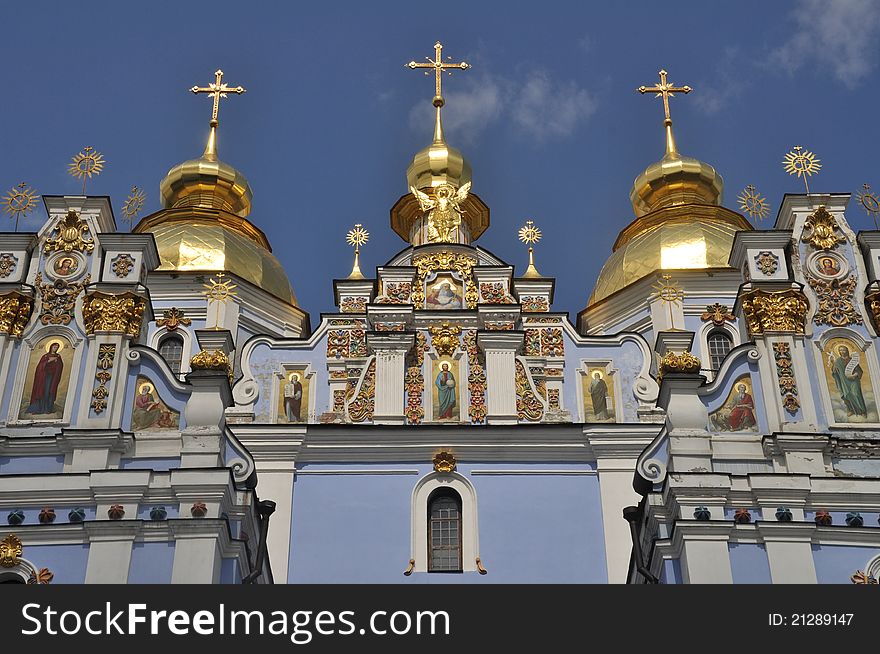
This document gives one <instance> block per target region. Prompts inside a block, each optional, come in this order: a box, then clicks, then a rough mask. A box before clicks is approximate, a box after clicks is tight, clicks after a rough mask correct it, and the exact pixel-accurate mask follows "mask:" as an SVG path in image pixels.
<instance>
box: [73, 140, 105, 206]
mask: <svg viewBox="0 0 880 654" xmlns="http://www.w3.org/2000/svg"><path fill="white" fill-rule="evenodd" d="M104 163H105V162H104V155H103V154H101V153H100V152H98V151H97V150H95V149H94V148H93V147H92V146H91V145H88V146H86V147H84V148H83V150H82V152H80V153H79V154H76V155H74V157H73V159H72V161H71V162H70V165H68V167H67V172H68V174H69V175H71V176H72V177H76V178H77V179H81V180H82V184H83V186H82V194H83V195H85V194H86V180H89V179H91V178H92V175H96V176H97V175H100V174H101V171H102V170H104Z"/></svg>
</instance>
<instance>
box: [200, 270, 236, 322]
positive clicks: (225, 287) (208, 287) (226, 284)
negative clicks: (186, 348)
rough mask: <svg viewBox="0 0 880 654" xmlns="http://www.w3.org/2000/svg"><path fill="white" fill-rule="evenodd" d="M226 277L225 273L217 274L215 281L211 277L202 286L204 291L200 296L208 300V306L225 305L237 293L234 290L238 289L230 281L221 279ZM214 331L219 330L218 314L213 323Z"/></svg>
mask: <svg viewBox="0 0 880 654" xmlns="http://www.w3.org/2000/svg"><path fill="white" fill-rule="evenodd" d="M225 276H226V273H222V272H220V273H217V279H214V278H213V277H211V278H210V279H209V280H208V283H207V284H203V285H202V286H203V287H204V289H205V290H204V291H202V295H204V296H205V297H206V298H207V300H208V306H209V307H210V306H211V305H212V304H216V303H218V302H219V303H221V304H226V303H227V302H229V300H230V298H233V297H235V296H236V295H237V294H238V292H237V291H236V290H235V289H236V288H238V285H237V284H233V283H232V280H229V279H223V278H224V277H225ZM214 329H220V314H219V312H218V313H217V319H216V320H215V322H214Z"/></svg>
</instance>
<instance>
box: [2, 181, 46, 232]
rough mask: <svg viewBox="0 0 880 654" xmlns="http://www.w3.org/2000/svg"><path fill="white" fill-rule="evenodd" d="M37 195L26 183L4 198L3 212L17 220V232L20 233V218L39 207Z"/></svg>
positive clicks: (12, 190) (14, 188) (14, 187)
mask: <svg viewBox="0 0 880 654" xmlns="http://www.w3.org/2000/svg"><path fill="white" fill-rule="evenodd" d="M37 197H38V196H37V193H36V191H34V189H32V188H31V187H30V186H28V185H27V184H25V183H24V182H20V183H19V185H18V186H13V187H12V189H11V190H10V191H9V193H7V194H6V197H4V198H3V212H4V213H5V214H7V215H8V216H9V217H10V218H13V219H15V231H16V232H17V231H18V220H19V218H24V217H26V216H27V215H28V214H29V213H30V212H31V211H33V210H34V207H36V206H37Z"/></svg>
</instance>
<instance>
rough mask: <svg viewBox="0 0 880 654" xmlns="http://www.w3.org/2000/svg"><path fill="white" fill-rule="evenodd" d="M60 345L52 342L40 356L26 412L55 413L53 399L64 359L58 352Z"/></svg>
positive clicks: (62, 369)
mask: <svg viewBox="0 0 880 654" xmlns="http://www.w3.org/2000/svg"><path fill="white" fill-rule="evenodd" d="M60 347H61V345H60V344H59V343H57V342H53V343H51V344H50V345H49V350H48V351H47V352H46V353H45V354H44V355H43V356H41V357H40V361H39V362H38V363H37V369H36V370H35V371H34V383H33V385H32V386H31V400H30V405H29V406H28V408H27V413H31V414H35V415H36V414H46V413H55V411H56V409H55V399H56V397H57V395H58V384H59V383H60V382H61V375H62V374H63V373H64V361H62V360H61V355H60V354H58V351H59V349H60Z"/></svg>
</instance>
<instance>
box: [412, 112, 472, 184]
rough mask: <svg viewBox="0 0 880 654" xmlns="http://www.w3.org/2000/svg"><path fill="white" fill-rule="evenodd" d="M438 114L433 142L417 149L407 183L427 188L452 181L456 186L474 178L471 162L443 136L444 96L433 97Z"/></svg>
mask: <svg viewBox="0 0 880 654" xmlns="http://www.w3.org/2000/svg"><path fill="white" fill-rule="evenodd" d="M434 106H435V107H436V111H437V117H436V119H435V121H434V141H433V142H432V143H431V145H429V146H428V147H426V148H423V149H421V150H419V151H418V152H416V154H415V156H414V157H413V160H412V163H410V165H409V168H407V169H406V182H407V185H408V186H412V187H414V188H417V189H426V188H431V187H434V186H440V185H441V184H451V185H452V186H454V187H455V188H461V186H462V185H464V184H467V183H468V182H469V181H471V165H470V164H469V163H468V161H467V159H465V158H464V155H463V154H462V153H461V152H460V151H459V150H457V149H455V148H453V147H450V146H449V145H448V144H447V143H446V139H445V137H444V136H443V123H442V122H441V120H440V108H441V107H442V106H443V98H441V97H439V96H437V97H436V98H434Z"/></svg>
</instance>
